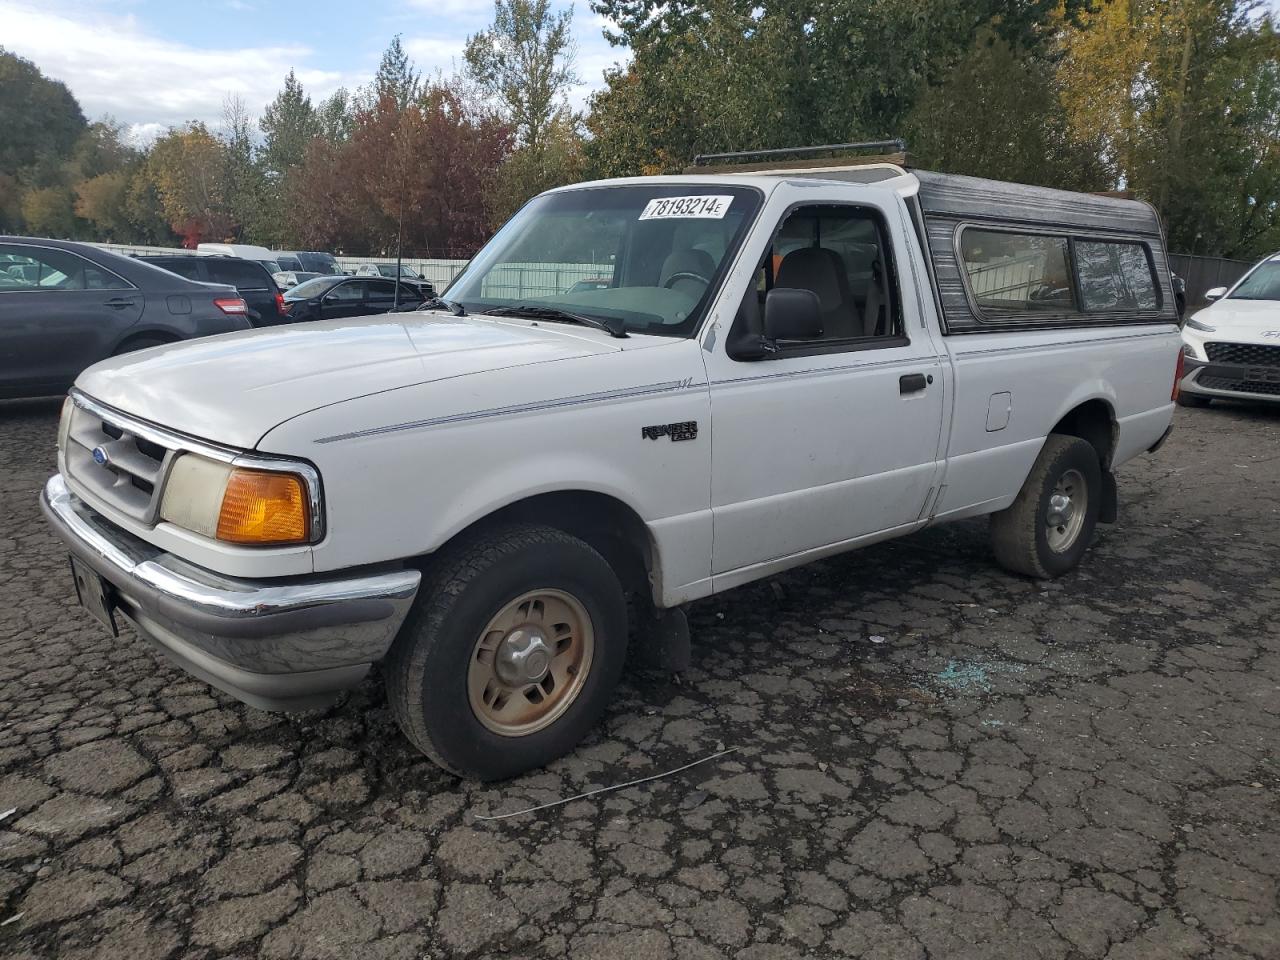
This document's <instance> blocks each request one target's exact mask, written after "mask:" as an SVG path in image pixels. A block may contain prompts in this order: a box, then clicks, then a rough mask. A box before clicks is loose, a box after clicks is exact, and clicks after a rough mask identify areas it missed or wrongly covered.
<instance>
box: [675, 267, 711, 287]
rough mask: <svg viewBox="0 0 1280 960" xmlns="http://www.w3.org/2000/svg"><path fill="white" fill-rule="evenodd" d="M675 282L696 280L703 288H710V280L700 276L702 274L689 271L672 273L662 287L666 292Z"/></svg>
mask: <svg viewBox="0 0 1280 960" xmlns="http://www.w3.org/2000/svg"><path fill="white" fill-rule="evenodd" d="M677 280H697V281H698V282H699V283H700V284H702V285H703V286H704V287H709V286H711V281H710V280H708V279H707V278H706V277H704V276H702V274H700V273H694V272H693V271H691V270H681V271H679V272H678V273H673V274H672V275H671V276H669V277H667V282H666V283H664V284H663V286H664V287H666V288H667V289H668V290H670V289H671V285H672V284H673V283H675V282H676V281H677Z"/></svg>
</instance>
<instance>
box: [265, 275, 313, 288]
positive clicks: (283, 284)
mask: <svg viewBox="0 0 1280 960" xmlns="http://www.w3.org/2000/svg"><path fill="white" fill-rule="evenodd" d="M318 276H321V274H318V273H307V272H306V271H305V270H281V271H280V272H279V273H273V274H272V275H271V279H272V280H274V281H275V282H276V286H277V287H279V288H280V289H281V290H292V289H293V288H294V287H296V286H297V285H298V284H300V283H305V282H306V281H308V280H314V279H315V278H316V277H318Z"/></svg>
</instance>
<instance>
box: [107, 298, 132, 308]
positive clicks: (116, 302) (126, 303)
mask: <svg viewBox="0 0 1280 960" xmlns="http://www.w3.org/2000/svg"><path fill="white" fill-rule="evenodd" d="M102 305H103V306H104V307H110V308H111V309H112V310H123V309H124V308H125V307H132V306H133V301H132V300H126V299H125V298H124V297H113V298H112V299H110V300H104V301H103V302H102Z"/></svg>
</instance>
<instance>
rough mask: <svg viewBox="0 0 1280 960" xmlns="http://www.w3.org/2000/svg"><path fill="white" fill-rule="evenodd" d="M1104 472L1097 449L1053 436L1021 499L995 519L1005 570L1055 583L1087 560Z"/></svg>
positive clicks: (993, 524) (999, 555) (996, 544)
mask: <svg viewBox="0 0 1280 960" xmlns="http://www.w3.org/2000/svg"><path fill="white" fill-rule="evenodd" d="M1101 499H1102V467H1101V465H1100V464H1099V463H1098V454H1097V451H1095V450H1094V449H1093V446H1092V444H1090V443H1088V442H1087V441H1085V440H1081V439H1080V438H1079V437H1068V436H1063V435H1061V434H1056V433H1055V434H1051V435H1050V436H1049V438H1048V439H1047V440H1046V441H1045V444H1044V448H1043V449H1041V451H1040V456H1039V457H1037V458H1036V462H1035V464H1034V466H1032V468H1031V474H1030V475H1029V476H1028V477H1027V480H1026V482H1025V483H1024V484H1023V485H1022V489H1021V490H1020V491H1019V492H1018V496H1017V499H1015V500H1014V501H1013V503H1012V504H1011V505H1010V506H1009V507H1008V509H1005V510H1001V511H1000V512H999V513H993V514H992V515H991V543H992V547H993V548H994V549H995V554H996V560H998V561H999V562H1000V565H1001V566H1003V567H1004V568H1005V569H1006V570H1011V571H1012V572H1014V573H1021V574H1023V575H1025V576H1028V577H1037V578H1040V579H1046V580H1047V579H1051V578H1053V577H1059V576H1062V574H1064V573H1066V572H1067V571H1069V570H1072V569H1074V568H1075V567H1076V565H1077V564H1078V563H1079V562H1080V558H1081V557H1083V556H1084V552H1085V550H1086V549H1088V547H1089V541H1090V539H1091V538H1092V537H1093V528H1094V527H1095V526H1096V525H1097V523H1098V510H1099V507H1100V506H1101Z"/></svg>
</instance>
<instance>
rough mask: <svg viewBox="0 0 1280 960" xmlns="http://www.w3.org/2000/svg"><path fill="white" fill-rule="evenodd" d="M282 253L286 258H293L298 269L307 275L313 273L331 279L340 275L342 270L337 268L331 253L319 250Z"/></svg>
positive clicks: (336, 262)
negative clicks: (296, 262)
mask: <svg viewBox="0 0 1280 960" xmlns="http://www.w3.org/2000/svg"><path fill="white" fill-rule="evenodd" d="M283 253H284V254H285V255H286V256H290V257H293V258H295V259H296V260H297V261H298V264H299V267H298V268H299V269H301V270H305V271H306V272H307V273H315V274H319V275H320V276H325V277H332V276H336V275H337V274H340V273H342V268H341V267H339V266H338V261H337V260H336V259H334V256H333V254H332V253H324V252H322V251H319V250H286V251H283ZM289 269H291V268H289Z"/></svg>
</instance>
